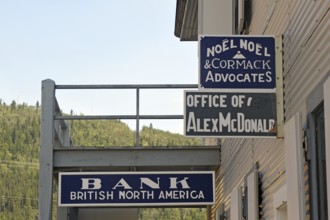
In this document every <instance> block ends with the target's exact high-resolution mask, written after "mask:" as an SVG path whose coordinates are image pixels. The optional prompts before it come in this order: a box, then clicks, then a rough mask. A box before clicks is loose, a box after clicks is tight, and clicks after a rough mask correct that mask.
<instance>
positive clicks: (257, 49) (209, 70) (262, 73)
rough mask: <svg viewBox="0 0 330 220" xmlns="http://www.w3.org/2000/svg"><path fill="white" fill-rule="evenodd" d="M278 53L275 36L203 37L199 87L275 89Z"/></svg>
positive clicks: (200, 40)
mask: <svg viewBox="0 0 330 220" xmlns="http://www.w3.org/2000/svg"><path fill="white" fill-rule="evenodd" d="M275 52H276V49H275V37H268V36H242V35H238V36H200V38H199V88H217V89H218V88H242V89H245V88H249V89H252V88H254V89H274V88H276V63H275V60H276V59H275V57H276V56H275V55H276V54H275ZM279 62H281V61H279Z"/></svg>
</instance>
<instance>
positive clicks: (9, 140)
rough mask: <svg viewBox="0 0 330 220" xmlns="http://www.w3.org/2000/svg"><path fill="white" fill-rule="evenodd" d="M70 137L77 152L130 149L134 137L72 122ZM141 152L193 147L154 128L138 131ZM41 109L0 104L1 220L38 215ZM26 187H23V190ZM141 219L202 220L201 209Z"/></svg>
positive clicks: (143, 213)
mask: <svg viewBox="0 0 330 220" xmlns="http://www.w3.org/2000/svg"><path fill="white" fill-rule="evenodd" d="M70 127H71V133H72V137H73V140H74V143H75V145H79V146H133V145H134V141H135V132H134V131H132V130H130V128H129V127H128V126H127V125H126V124H124V123H122V122H120V121H118V120H114V121H74V122H71V125H70ZM140 134H141V144H142V146H145V147H148V146H196V145H200V144H201V142H200V140H199V139H191V138H189V139H188V138H185V137H183V136H182V135H179V134H172V133H170V132H164V131H161V130H158V129H153V128H152V125H150V126H145V127H143V128H142V130H141V133H140ZM39 145H40V106H39V103H38V102H37V103H36V105H35V106H28V105H26V104H17V103H16V102H15V101H13V102H12V103H11V104H10V105H8V104H6V103H3V102H2V100H1V99H0V186H1V187H0V219H1V220H9V219H15V220H21V219H22V220H23V219H24V220H26V219H31V220H33V219H35V218H36V216H37V213H38V170H39ZM22 183H24V184H22ZM139 219H157V220H158V219H162V220H165V219H170V220H175V219H205V210H203V209H174V208H168V209H140V210H139Z"/></svg>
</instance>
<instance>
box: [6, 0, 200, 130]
mask: <svg viewBox="0 0 330 220" xmlns="http://www.w3.org/2000/svg"><path fill="white" fill-rule="evenodd" d="M175 7H176V0H158V1H154V0H140V1H133V0H127V1H119V0H116V1H113V0H94V1H90V0H88V1H87V0H70V1H68V0H56V1H50V0H30V1H24V0H10V1H0V76H1V78H0V98H1V99H2V100H3V101H5V102H6V103H8V104H10V102H11V101H12V100H15V101H17V102H18V103H22V102H25V103H28V104H31V105H34V104H35V103H36V102H37V101H40V96H41V94H40V91H41V81H42V80H43V79H47V78H50V79H53V80H54V81H55V82H56V84H178V83H180V84H181V83H183V84H186V83H189V84H190V83H197V81H198V70H197V68H198V64H197V42H180V41H179V39H178V38H176V37H175V36H174V22H175ZM134 94H135V93H134V92H132V91H124V92H119V91H116V92H109V91H103V90H102V91H73V92H71V91H67V90H66V91H59V92H58V93H57V97H58V101H59V104H60V107H61V108H62V109H63V111H64V112H69V111H70V110H71V109H72V110H73V111H74V112H75V113H77V114H79V113H83V114H134V113H135V109H134V106H135V101H134V100H135V99H134V98H135V95H134ZM141 95H142V97H141V99H142V100H143V102H142V103H141V114H182V113H183V92H181V91H177V90H175V91H171V92H169V91H160V92H159V93H158V92H155V91H152V92H150V91H145V92H142V93H141ZM123 100H124V101H123ZM149 123H153V125H154V127H156V128H162V129H164V130H171V131H174V132H182V131H181V129H182V125H181V124H182V122H180V121H179V122H175V124H174V125H173V123H170V124H169V125H166V123H164V122H161V123H160V122H159V121H158V122H156V121H152V122H145V124H149ZM129 124H130V123H129ZM158 124H159V125H158Z"/></svg>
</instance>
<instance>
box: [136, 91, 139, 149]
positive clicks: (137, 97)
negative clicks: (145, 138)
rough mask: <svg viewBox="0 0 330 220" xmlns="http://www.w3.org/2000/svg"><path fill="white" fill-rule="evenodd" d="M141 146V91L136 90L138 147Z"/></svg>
mask: <svg viewBox="0 0 330 220" xmlns="http://www.w3.org/2000/svg"><path fill="white" fill-rule="evenodd" d="M139 146H140V89H139V88H137V89H136V147H139Z"/></svg>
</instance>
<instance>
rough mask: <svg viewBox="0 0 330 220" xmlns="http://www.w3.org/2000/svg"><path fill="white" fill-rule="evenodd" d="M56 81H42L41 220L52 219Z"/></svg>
mask: <svg viewBox="0 0 330 220" xmlns="http://www.w3.org/2000/svg"><path fill="white" fill-rule="evenodd" d="M54 112H55V82H54V81H52V80H44V81H42V94H41V134H40V164H39V166H40V167H39V204H38V206H39V220H51V219H52V203H53V147H54V142H53V140H54Z"/></svg>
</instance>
